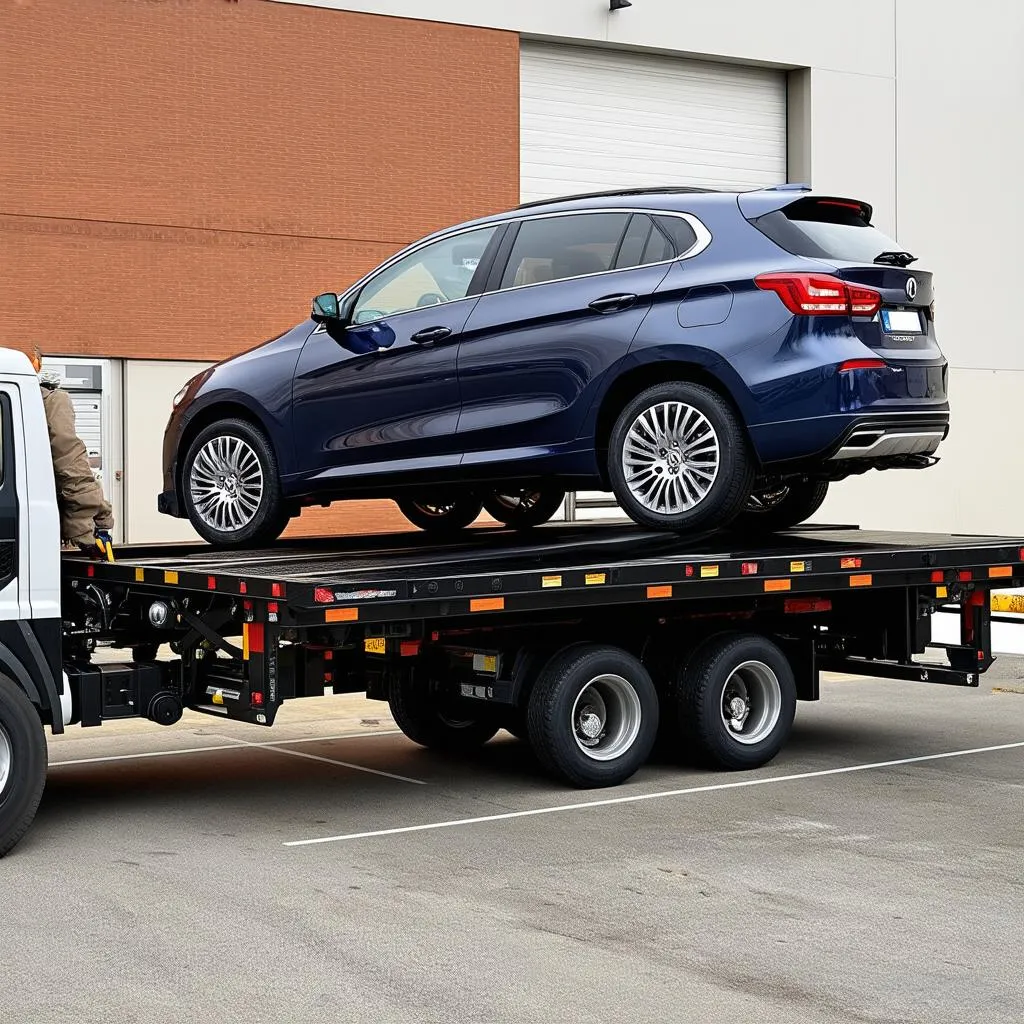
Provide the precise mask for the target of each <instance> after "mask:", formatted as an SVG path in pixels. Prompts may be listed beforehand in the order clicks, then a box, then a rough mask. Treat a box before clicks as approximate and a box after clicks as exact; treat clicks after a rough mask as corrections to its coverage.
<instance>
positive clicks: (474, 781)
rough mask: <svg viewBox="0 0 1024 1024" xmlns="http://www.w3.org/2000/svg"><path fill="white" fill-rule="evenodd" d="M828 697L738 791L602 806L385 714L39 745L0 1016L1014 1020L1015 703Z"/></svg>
mask: <svg viewBox="0 0 1024 1024" xmlns="http://www.w3.org/2000/svg"><path fill="white" fill-rule="evenodd" d="M1022 675H1024V672H1022V662H1020V661H1016V660H1010V659H1001V660H1000V661H999V662H998V663H997V665H996V667H995V668H994V669H993V670H992V671H991V672H990V673H989V674H988V675H986V676H985V677H983V684H984V685H983V686H982V688H981V689H980V690H965V689H955V688H950V687H942V686H929V685H928V684H915V683H896V682H881V681H877V680H875V681H868V680H855V679H850V678H843V677H839V678H832V679H829V680H827V681H826V682H825V683H824V685H823V699H822V700H821V701H820V702H818V703H816V704H802V705H801V706H800V708H799V711H798V715H797V722H796V726H795V729H794V734H793V737H792V740H791V742H790V744H789V746H788V748H787V750H786V751H785V752H784V753H783V754H782V755H781V756H780V757H779V758H777V759H776V760H775V761H774V762H773V763H772V764H770V765H768V766H767V767H766V768H763V769H761V770H759V771H756V772H748V773H740V774H727V773H709V772H705V771H698V770H695V769H692V768H687V767H679V766H676V765H672V764H652V765H650V766H648V767H647V768H645V769H644V770H643V771H641V772H640V773H639V774H638V775H637V776H636V777H635V778H634V779H633V780H632V781H631V782H629V783H627V784H626V785H624V786H621V787H618V788H617V789H613V790H600V791H587V792H581V791H574V790H568V789H565V788H563V787H561V786H558V785H555V784H553V783H552V782H550V781H549V780H548V779H547V778H545V777H544V776H543V774H541V772H540V771H539V769H538V768H537V766H536V764H535V763H534V760H533V758H532V756H531V754H530V751H529V748H528V747H527V746H526V745H525V744H523V743H520V742H518V741H516V740H514V739H512V738H511V737H510V736H508V735H507V734H504V733H502V734H500V735H499V737H497V738H496V739H495V740H494V741H492V742H491V743H490V744H488V745H487V746H486V747H485V748H483V749H482V750H481V751H480V752H479V753H478V754H477V755H475V756H473V757H470V758H452V757H446V756H442V755H439V754H436V753H432V752H429V751H425V750H422V749H420V748H418V747H416V746H415V745H413V744H412V743H411V742H409V741H408V740H406V739H405V738H404V737H403V736H401V735H400V734H396V733H395V732H394V725H393V723H392V722H391V721H390V719H389V717H388V715H387V708H386V706H385V705H382V704H378V703H374V702H367V701H364V700H362V699H361V698H353V697H336V698H324V699H323V700H317V701H306V702H301V701H300V702H296V703H295V704H294V705H289V706H286V707H285V708H284V709H283V710H282V713H281V715H280V717H279V721H278V725H277V726H275V727H274V728H273V729H270V730H265V729H259V728H257V727H250V726H243V725H236V724H234V723H229V722H226V721H222V720H218V719H212V718H208V717H202V716H198V715H192V714H190V715H188V716H186V719H184V720H183V721H182V723H180V724H179V725H178V726H176V727H174V728H171V729H160V728H159V727H156V726H150V725H148V724H146V723H140V722H130V723H116V724H113V725H109V726H104V727H103V728H102V729H96V730H73V731H72V732H71V733H70V734H69V735H68V736H66V737H61V738H57V739H55V740H53V741H52V742H51V751H50V757H51V763H52V765H53V767H52V769H51V772H50V778H49V782H48V786H47V792H46V795H45V797H44V800H43V804H42V807H41V809H40V813H39V816H38V819H37V821H36V824H35V826H34V828H33V830H32V831H31V832H30V834H29V836H28V837H27V838H26V839H25V840H23V842H22V843H21V845H20V846H19V847H18V848H17V849H16V850H15V851H14V852H13V853H12V854H11V855H9V856H8V857H7V858H6V859H4V860H2V861H0V879H2V883H0V921H2V927H0V963H2V974H0V978H2V980H0V1007H2V1017H3V1019H4V1020H5V1021H11V1022H15V1024H30V1022H31V1024H34V1022H45V1024H58V1022H64V1021H67V1022H75V1024H79V1022H93V1021H97V1022H104V1024H121V1022H145V1024H150V1022H154V1024H155V1022H164V1021H167V1022H171V1021H174V1022H191V1021H196V1022H198V1021H202V1022H219V1021H225V1022H234V1021H245V1022H247V1024H262V1022H284V1021H287V1022H307V1021H309V1022H314V1021H315V1022H319V1021H331V1022H339V1021H340V1022H349V1021H351V1022H364V1021H365V1022H371V1021H372V1022H375V1024H391V1022H394V1024H399V1022H401V1024H405V1022H416V1024H426V1022H438V1024H440V1022H444V1024H454V1022H467V1024H487V1022H534V1021H536V1022H545V1024H547V1022H585V1021H586V1022H589V1021H595V1022H596V1021H601V1022H618V1021H630V1022H631V1021H643V1022H661V1021H665V1022H673V1024H675V1022H690V1021H693V1022H700V1024H709V1022H717V1021H728V1022H730V1024H743V1022H747V1021H749V1022H757V1024H763V1022H765V1021H769V1022H771V1024H797V1022H799V1024H810V1022H814V1024H819V1022H882V1021H884V1022H887V1024H892V1022H925V1021H927V1022H936V1024H956V1022H964V1024H968V1022H969V1024H980V1022H985V1024H988V1022H992V1024H996V1022H1007V1024H1010V1022H1012V1024H1020V1021H1022V1020H1024V970H1022V966H1024V965H1022V959H1021V946H1022V943H1024V873H1022V861H1024V772H1022V768H1024V681H1022V679H1021V676H1022Z"/></svg>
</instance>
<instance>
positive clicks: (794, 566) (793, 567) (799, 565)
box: [789, 562, 807, 572]
mask: <svg viewBox="0 0 1024 1024" xmlns="http://www.w3.org/2000/svg"><path fill="white" fill-rule="evenodd" d="M806 568H807V563H806V562H790V563H789V571H790V572H803V571H804V570H805V569H806Z"/></svg>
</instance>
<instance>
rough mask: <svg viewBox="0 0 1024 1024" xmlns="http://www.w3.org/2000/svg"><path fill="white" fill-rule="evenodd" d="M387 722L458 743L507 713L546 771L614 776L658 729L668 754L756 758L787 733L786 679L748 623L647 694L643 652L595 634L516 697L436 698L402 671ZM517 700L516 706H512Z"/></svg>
mask: <svg viewBox="0 0 1024 1024" xmlns="http://www.w3.org/2000/svg"><path fill="white" fill-rule="evenodd" d="M389 700H390V703H391V710H392V714H393V715H394V718H395V721H396V723H397V724H398V726H399V728H401V730H402V731H403V732H404V733H405V734H406V735H407V736H408V737H409V738H410V739H412V740H415V741H416V742H417V743H420V744H421V745H423V746H427V747H433V748H437V749H442V750H451V751H460V752H461V751H466V750H469V749H472V748H475V747H479V746H481V745H482V744H483V743H486V742H487V741H488V740H490V739H491V737H493V736H494V735H495V733H496V732H497V731H498V729H499V728H500V727H502V726H503V725H504V726H509V725H512V726H513V728H512V729H511V730H510V731H513V732H514V733H515V734H517V735H521V736H523V734H524V733H525V735H524V736H523V738H526V739H528V740H529V742H530V744H531V746H532V747H533V749H534V752H535V754H536V756H537V758H538V760H539V761H540V762H541V764H542V765H543V766H544V768H545V769H546V770H547V772H548V773H549V774H550V775H552V776H553V777H554V778H556V779H558V780H559V781H561V782H564V783H568V784H569V785H571V786H576V787H578V788H584V789H589V788H596V787H603V786H615V785H618V784H620V783H622V782H625V781H626V780H627V779H629V778H630V777H631V776H632V775H633V774H634V773H635V772H636V771H637V770H638V769H639V768H640V767H641V766H642V765H643V764H644V763H645V762H646V761H647V759H648V757H649V756H650V754H651V751H652V749H653V747H654V744H655V741H656V739H657V738H658V736H659V719H660V720H661V729H660V733H661V736H662V741H663V742H662V747H663V749H666V750H671V751H672V753H673V754H677V755H679V756H680V758H682V759H685V760H689V761H692V762H695V763H699V764H701V765H703V766H705V767H709V768H713V769H717V770H728V771H733V770H744V769H751V768H758V767H761V766H762V765H764V764H767V763H768V762H769V761H770V760H771V759H772V758H774V757H775V755H776V754H778V752H779V751H780V750H781V749H782V746H783V745H784V743H785V742H786V740H787V738H788V737H789V734H790V730H791V729H792V725H793V718H794V715H795V713H796V681H795V679H794V676H793V670H792V668H791V667H790V664H789V661H788V659H787V658H786V656H785V654H784V653H783V652H782V651H781V650H780V648H779V647H778V646H777V645H776V644H774V643H773V642H772V641H771V640H769V639H767V638H766V637H762V636H759V635H756V634H720V635H718V636H714V637H711V638H709V639H708V640H706V641H705V642H704V643H703V644H701V645H700V646H698V647H697V649H696V650H695V651H693V653H692V654H691V655H690V657H689V658H688V659H686V660H685V662H684V664H683V666H682V670H681V671H680V672H679V673H678V676H677V678H676V679H674V680H672V681H671V685H670V686H669V687H668V688H667V690H666V692H665V693H664V694H663V695H662V697H661V701H660V704H659V695H658V692H657V690H656V688H655V685H654V682H653V681H652V679H651V676H650V674H649V672H648V670H647V668H646V667H645V666H644V664H643V663H642V662H641V661H640V660H639V659H638V658H637V657H635V656H634V655H633V654H630V653H629V652H627V651H625V650H622V649H620V648H617V647H613V646H610V645H607V644H595V643H581V644H574V645H571V646H569V647H566V648H564V649H562V650H561V651H559V652H557V653H556V654H554V655H553V656H552V657H551V658H550V659H549V660H548V661H547V662H546V664H544V666H543V667H542V668H541V669H540V671H539V673H538V674H537V676H536V679H535V680H532V686H530V688H529V696H528V700H527V701H526V704H525V706H521V707H519V708H517V709H515V710H514V711H511V710H510V709H505V710H504V714H505V718H501V717H499V716H500V712H499V711H498V710H497V709H496V708H494V707H493V706H480V707H472V705H471V704H470V703H469V702H466V703H465V704H464V705H463V706H462V708H461V709H450V710H447V711H446V710H443V708H442V706H441V705H439V703H438V701H437V699H436V697H435V696H433V695H432V694H431V688H430V687H429V686H427V685H417V680H416V679H415V677H414V676H413V675H412V674H409V675H407V676H403V677H402V678H401V679H396V680H395V681H394V682H393V683H392V686H391V692H390V696H389ZM523 712H525V714H524V713H523Z"/></svg>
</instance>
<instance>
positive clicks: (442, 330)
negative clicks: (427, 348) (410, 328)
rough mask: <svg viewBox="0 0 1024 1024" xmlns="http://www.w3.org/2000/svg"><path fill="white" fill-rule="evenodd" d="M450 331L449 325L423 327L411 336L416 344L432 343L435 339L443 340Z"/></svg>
mask: <svg viewBox="0 0 1024 1024" xmlns="http://www.w3.org/2000/svg"><path fill="white" fill-rule="evenodd" d="M451 333H452V329H451V328H450V327H424V328H423V330H422V331H417V332H416V333H415V334H414V335H413V336H412V339H411V340H412V341H415V342H416V344H417V345H433V344H434V342H435V341H443V340H444V339H445V338H447V337H449V336H450V335H451Z"/></svg>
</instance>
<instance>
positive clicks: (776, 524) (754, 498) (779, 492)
mask: <svg viewBox="0 0 1024 1024" xmlns="http://www.w3.org/2000/svg"><path fill="white" fill-rule="evenodd" d="M827 495H828V481H827V480H790V481H788V482H787V483H784V484H776V485H775V486H774V487H763V488H760V489H758V490H755V491H754V492H753V493H752V494H751V495H750V497H749V498H747V501H746V503H745V504H744V506H743V510H742V512H740V514H739V516H738V517H737V518H736V522H735V523H734V524H733V525H734V526H736V527H737V528H738V529H741V530H749V531H752V532H755V533H774V532H775V531H776V530H788V529H789V528H790V527H791V526H796V525H798V524H799V523H802V522H803V521H804V520H805V519H810V518H811V516H813V515H814V513H815V512H817V511H818V509H819V508H821V505H822V502H824V500H825V498H826V496H827Z"/></svg>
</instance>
